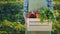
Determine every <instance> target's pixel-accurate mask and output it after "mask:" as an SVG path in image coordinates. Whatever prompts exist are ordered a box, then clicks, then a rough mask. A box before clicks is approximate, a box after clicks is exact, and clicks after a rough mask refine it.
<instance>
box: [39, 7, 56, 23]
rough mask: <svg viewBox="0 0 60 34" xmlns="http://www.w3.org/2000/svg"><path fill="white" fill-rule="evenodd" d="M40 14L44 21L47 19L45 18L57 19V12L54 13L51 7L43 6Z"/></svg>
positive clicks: (49, 19)
mask: <svg viewBox="0 0 60 34" xmlns="http://www.w3.org/2000/svg"><path fill="white" fill-rule="evenodd" d="M39 16H40V20H41V21H42V22H43V21H45V20H48V21H53V22H55V20H56V17H55V13H54V11H53V10H51V9H50V8H43V9H42V10H41V11H40V12H39Z"/></svg>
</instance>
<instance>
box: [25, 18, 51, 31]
mask: <svg viewBox="0 0 60 34" xmlns="http://www.w3.org/2000/svg"><path fill="white" fill-rule="evenodd" d="M26 25H27V31H51V30H52V22H51V23H48V22H47V21H45V22H44V23H41V22H40V20H39V19H36V18H27V19H26Z"/></svg>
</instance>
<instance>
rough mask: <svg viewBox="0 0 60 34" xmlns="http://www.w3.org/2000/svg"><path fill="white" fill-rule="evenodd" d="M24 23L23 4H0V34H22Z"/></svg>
mask: <svg viewBox="0 0 60 34" xmlns="http://www.w3.org/2000/svg"><path fill="white" fill-rule="evenodd" d="M6 1H7V0H6ZM24 23H25V21H24V18H23V4H20V3H9V2H8V3H5V4H4V3H3V4H1V3H0V34H1V32H3V33H2V34H22V33H21V32H24V30H25V26H24ZM4 32H5V33H4ZM23 34H24V33H23Z"/></svg>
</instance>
